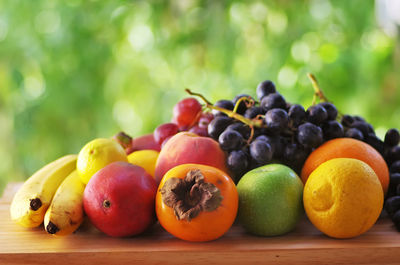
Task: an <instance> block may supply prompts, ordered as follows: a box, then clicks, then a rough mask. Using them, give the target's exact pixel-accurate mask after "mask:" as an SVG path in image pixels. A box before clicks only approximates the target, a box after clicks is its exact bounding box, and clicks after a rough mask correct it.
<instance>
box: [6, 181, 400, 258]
mask: <svg viewBox="0 0 400 265" xmlns="http://www.w3.org/2000/svg"><path fill="white" fill-rule="evenodd" d="M19 185H20V184H17V183H10V184H9V185H8V186H7V188H6V189H5V191H4V194H3V197H2V198H1V199H0V264H1V265H5V264H52V265H54V264H57V265H62V264H68V265H73V264H83V265H87V264H96V265H101V264H124V263H128V262H129V263H131V264H134V262H137V264H258V263H269V264H400V233H398V232H396V230H395V228H394V227H393V226H392V224H391V222H390V220H388V219H387V218H383V217H382V218H380V219H379V220H378V222H377V224H376V225H375V226H374V227H373V228H372V229H371V230H370V231H368V232H367V233H365V234H364V235H362V236H359V237H357V238H353V239H346V240H337V239H331V238H328V237H326V236H324V235H323V234H321V233H320V232H319V231H317V230H316V229H315V228H314V227H313V226H312V224H311V223H310V222H309V221H308V220H307V219H306V217H304V219H303V220H302V221H301V222H300V224H299V225H298V226H297V228H296V230H295V231H293V232H291V233H289V234H287V235H284V236H279V237H271V238H266V237H257V236H252V235H249V234H246V233H245V232H244V231H243V229H242V228H241V227H240V226H238V225H236V224H235V225H234V226H233V227H232V228H231V229H230V230H229V232H228V233H227V234H226V235H224V236H223V237H222V238H220V239H218V240H216V241H213V242H207V243H190V242H185V241H182V240H179V239H176V238H174V237H173V236H171V235H169V234H168V233H167V232H165V231H164V230H163V229H162V228H161V227H160V226H159V225H158V224H156V225H155V226H154V227H153V228H152V229H151V231H149V232H148V233H146V234H144V235H141V236H137V237H131V238H112V237H108V236H106V235H104V234H102V233H101V232H99V231H98V230H96V229H95V228H94V227H93V226H91V225H90V223H89V222H88V221H86V222H85V223H84V224H83V225H82V226H81V227H80V229H79V230H78V231H77V232H76V233H74V234H73V235H70V236H67V237H61V238H60V237H55V236H52V235H49V234H47V233H46V232H45V230H44V229H43V227H39V228H35V229H25V228H23V227H20V226H18V225H17V224H15V223H13V222H12V221H11V220H10V216H9V206H10V202H11V200H12V196H13V194H14V193H15V192H16V190H17V189H18V187H19Z"/></svg>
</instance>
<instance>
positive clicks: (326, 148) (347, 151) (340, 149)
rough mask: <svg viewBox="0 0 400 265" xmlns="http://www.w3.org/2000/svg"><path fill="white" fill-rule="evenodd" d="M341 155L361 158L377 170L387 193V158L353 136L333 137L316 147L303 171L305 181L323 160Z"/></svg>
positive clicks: (302, 177) (302, 176) (302, 175)
mask: <svg viewBox="0 0 400 265" xmlns="http://www.w3.org/2000/svg"><path fill="white" fill-rule="evenodd" d="M340 157H343V158H354V159H359V160H361V161H364V162H365V163H367V164H368V165H369V166H370V167H371V168H372V169H373V170H374V171H375V173H376V175H377V176H378V178H379V181H380V182H381V184H382V188H383V192H384V193H385V194H386V192H387V189H388V186H389V169H388V167H387V164H386V162H385V160H384V159H383V157H382V156H381V154H379V152H378V151H376V150H375V149H374V148H373V147H372V146H370V145H369V144H366V143H364V142H361V141H359V140H356V139H352V138H337V139H333V140H330V141H327V142H326V143H324V144H323V145H321V146H320V147H318V148H317V149H315V150H314V151H313V152H312V153H311V154H310V155H309V157H308V158H307V160H306V162H305V163H304V166H303V169H302V171H301V179H302V180H303V183H306V181H307V179H308V176H309V175H310V174H311V172H313V171H314V170H315V169H316V168H317V167H318V166H319V165H321V164H322V163H323V162H325V161H328V160H330V159H332V158H340Z"/></svg>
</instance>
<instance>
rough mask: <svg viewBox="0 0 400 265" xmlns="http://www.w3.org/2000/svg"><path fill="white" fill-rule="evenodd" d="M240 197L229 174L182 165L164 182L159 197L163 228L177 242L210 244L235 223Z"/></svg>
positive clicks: (157, 196) (159, 214)
mask: <svg viewBox="0 0 400 265" xmlns="http://www.w3.org/2000/svg"><path fill="white" fill-rule="evenodd" d="M238 201H239V197H238V193H237V190H236V186H235V184H234V182H233V181H232V179H231V178H230V177H229V175H227V174H226V173H225V172H223V171H221V170H219V169H217V168H215V167H211V166H206V165H200V164H182V165H179V166H176V167H174V168H172V169H170V170H169V171H168V172H167V173H166V174H165V175H164V177H163V178H162V180H161V182H160V185H159V187H158V190H157V195H156V213H157V218H158V220H159V222H160V224H161V226H162V227H163V228H164V229H165V230H167V231H168V232H169V233H171V234H172V235H174V236H175V237H177V238H180V239H183V240H187V241H197V242H200V241H210V240H214V239H217V238H219V237H221V236H222V235H224V234H225V233H226V232H227V231H228V230H229V228H230V227H231V226H232V224H233V222H234V221H235V218H236V214H237V210H238Z"/></svg>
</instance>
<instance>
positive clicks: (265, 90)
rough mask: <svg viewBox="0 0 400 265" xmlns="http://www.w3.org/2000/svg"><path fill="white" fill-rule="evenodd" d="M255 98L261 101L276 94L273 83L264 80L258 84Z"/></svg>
mask: <svg viewBox="0 0 400 265" xmlns="http://www.w3.org/2000/svg"><path fill="white" fill-rule="evenodd" d="M256 91H257V97H258V99H259V100H261V99H262V98H263V97H265V96H268V95H269V94H272V93H275V92H276V87H275V84H274V82H272V81H270V80H265V81H263V82H261V83H260V84H258V86H257V90H256Z"/></svg>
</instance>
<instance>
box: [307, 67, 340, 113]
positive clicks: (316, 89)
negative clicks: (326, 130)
mask: <svg viewBox="0 0 400 265" xmlns="http://www.w3.org/2000/svg"><path fill="white" fill-rule="evenodd" d="M307 77H308V78H309V79H310V81H311V84H312V86H313V88H314V97H313V101H312V105H315V104H316V103H317V98H319V100H320V101H322V102H331V101H329V100H328V98H327V97H326V96H325V94H324V92H322V89H321V88H320V87H319V84H318V82H317V78H316V77H315V76H314V75H313V74H311V73H307ZM342 116H343V114H342V113H341V112H338V117H337V118H338V120H340V119H341V117H342Z"/></svg>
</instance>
